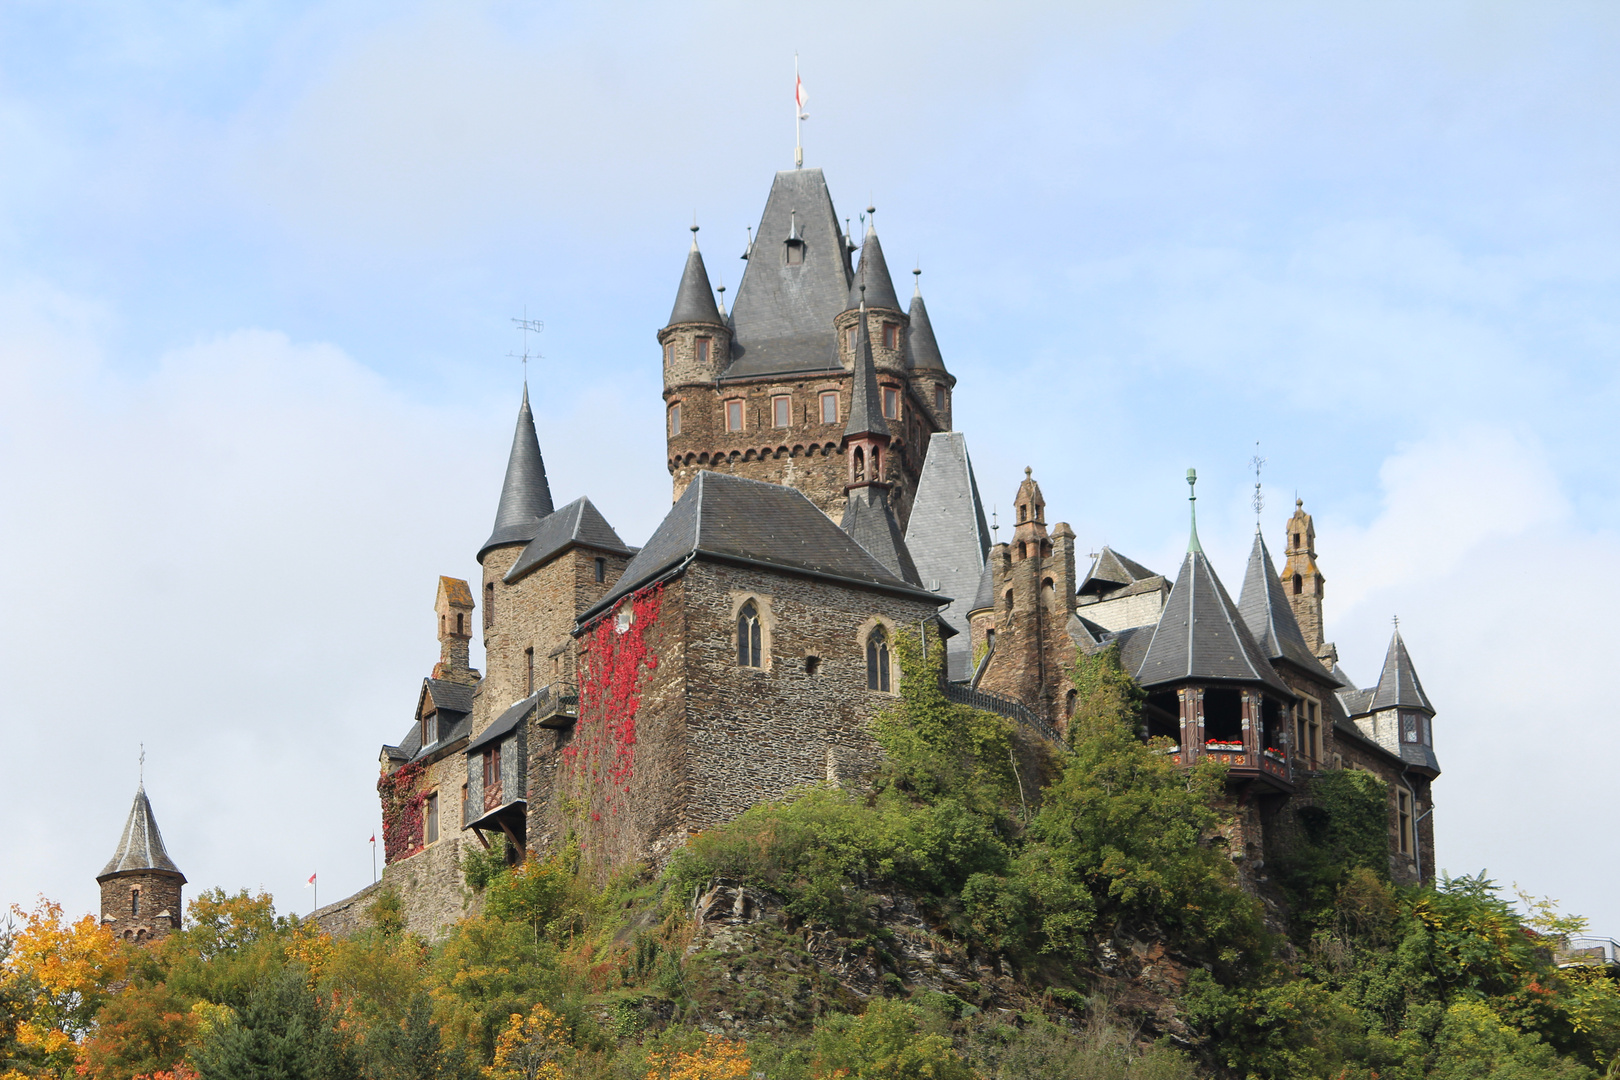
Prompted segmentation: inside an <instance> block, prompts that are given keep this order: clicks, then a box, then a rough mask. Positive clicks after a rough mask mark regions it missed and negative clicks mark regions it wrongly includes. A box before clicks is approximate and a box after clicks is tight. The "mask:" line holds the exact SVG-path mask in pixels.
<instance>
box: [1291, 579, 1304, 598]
mask: <svg viewBox="0 0 1620 1080" xmlns="http://www.w3.org/2000/svg"><path fill="white" fill-rule="evenodd" d="M1304 591H1305V579H1304V578H1302V577H1300V576H1299V575H1298V574H1295V575H1294V595H1295V596H1298V595H1299V594H1300V593H1302V592H1304Z"/></svg>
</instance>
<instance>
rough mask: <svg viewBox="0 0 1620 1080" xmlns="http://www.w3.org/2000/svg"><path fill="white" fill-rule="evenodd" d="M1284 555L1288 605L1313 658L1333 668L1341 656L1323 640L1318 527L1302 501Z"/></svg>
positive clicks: (1323, 580) (1290, 524) (1290, 522)
mask: <svg viewBox="0 0 1620 1080" xmlns="http://www.w3.org/2000/svg"><path fill="white" fill-rule="evenodd" d="M1284 553H1285V555H1286V557H1287V561H1286V562H1285V563H1283V569H1282V574H1281V575H1280V576H1281V578H1282V586H1283V592H1285V593H1287V594H1288V606H1289V607H1291V608H1293V609H1294V618H1295V620H1297V621H1298V622H1299V631H1300V633H1301V634H1303V635H1305V644H1306V645H1307V646H1309V647H1310V650H1311V655H1313V656H1315V657H1316V658H1317V659H1318V660H1321V661H1322V662H1323V663H1324V664H1326V665H1327V666H1328V667H1330V668H1331V667H1332V666H1333V664H1334V663H1335V662H1336V661H1337V660H1338V658H1339V655H1338V650H1337V649H1335V648H1334V647H1333V646H1332V644H1330V643H1328V642H1325V641H1323V640H1322V587H1323V586H1324V585H1326V584H1327V579H1326V578H1324V577H1323V576H1322V571H1320V570H1318V569H1317V568H1316V526H1315V525H1313V524H1312V523H1311V515H1309V514H1307V513H1306V512H1305V503H1304V501H1303V500H1300V499H1295V500H1294V516H1293V517H1291V518H1289V519H1288V547H1287V548H1286V549H1285V552H1284Z"/></svg>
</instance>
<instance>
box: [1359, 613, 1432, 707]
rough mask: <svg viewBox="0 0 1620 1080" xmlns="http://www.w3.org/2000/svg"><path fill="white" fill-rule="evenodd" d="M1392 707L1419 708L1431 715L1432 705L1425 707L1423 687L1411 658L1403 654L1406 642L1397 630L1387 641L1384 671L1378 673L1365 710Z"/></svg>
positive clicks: (1405, 652)
mask: <svg viewBox="0 0 1620 1080" xmlns="http://www.w3.org/2000/svg"><path fill="white" fill-rule="evenodd" d="M1395 708H1401V709H1422V710H1423V711H1425V712H1427V713H1429V714H1430V715H1433V714H1434V706H1433V705H1431V704H1429V695H1427V694H1425V693H1424V692H1423V684H1422V683H1421V682H1419V681H1418V676H1417V669H1416V668H1415V667H1413V666H1412V657H1411V656H1410V655H1409V654H1408V653H1407V651H1406V642H1405V641H1403V640H1401V632H1400V630H1399V629H1398V628H1397V629H1396V631H1395V636H1394V637H1392V638H1390V639H1389V651H1388V652H1387V653H1385V654H1384V670H1383V671H1381V672H1379V675H1378V688H1377V689H1376V690H1374V691H1373V696H1372V701H1371V702H1370V703H1369V704H1368V705H1367V711H1368V712H1377V711H1378V710H1380V709H1395Z"/></svg>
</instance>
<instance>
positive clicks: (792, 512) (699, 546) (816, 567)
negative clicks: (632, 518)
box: [580, 470, 945, 623]
mask: <svg viewBox="0 0 1620 1080" xmlns="http://www.w3.org/2000/svg"><path fill="white" fill-rule="evenodd" d="M692 556H708V557H711V558H715V559H719V560H722V561H724V560H737V561H745V562H749V563H756V564H764V565H767V566H773V567H779V568H781V569H783V570H786V571H790V572H792V571H798V572H802V573H809V574H812V575H814V576H817V577H825V578H834V579H837V580H841V581H845V582H849V583H850V584H853V585H858V586H866V587H871V588H878V589H882V590H884V591H886V592H891V593H900V594H903V595H906V596H909V597H913V598H915V599H922V600H929V601H931V602H933V603H936V604H937V603H942V602H943V601H944V599H945V598H942V597H938V596H934V595H933V594H932V593H928V592H926V591H924V590H922V589H920V588H918V587H917V586H915V585H912V584H910V583H909V582H906V581H903V580H902V579H900V578H898V577H896V576H895V575H894V573H893V572H892V571H890V570H889V569H888V568H887V567H886V566H884V565H883V564H882V563H880V562H878V560H877V559H875V558H873V557H872V555H871V554H870V553H868V552H867V550H866V549H865V548H863V547H861V545H860V544H858V543H856V542H855V541H854V540H852V539H851V538H850V537H849V536H848V535H847V534H845V533H844V531H843V530H842V529H840V528H839V527H838V526H837V525H834V524H833V523H832V521H831V520H830V519H829V518H828V517H827V515H826V514H823V513H822V512H821V511H820V510H818V509H816V506H815V504H814V503H812V502H811V501H810V500H809V499H806V498H805V497H804V496H803V495H802V494H801V493H799V492H798V491H797V490H795V489H793V488H790V487H782V486H781V485H779V484H767V483H764V482H762V481H759V480H748V479H745V478H743V477H740V476H731V475H728V474H726V473H716V472H709V471H707V470H705V471H703V472H700V473H698V474H697V476H695V477H693V478H692V482H691V483H690V484H688V485H687V488H686V491H685V492H684V493H683V494H682V495H681V497H680V500H679V501H678V502H676V504H675V505H674V506H673V507H671V508H670V511H669V514H668V515H667V516H665V518H664V520H663V522H662V523H660V524H659V526H658V528H657V529H656V530H654V531H653V534H652V537H651V538H650V539H649V540H648V541H647V545H646V546H645V547H643V548H642V549H641V550H640V551H638V552H637V553H636V556H635V558H633V559H631V560H630V565H629V566H627V567H626V568H625V571H624V573H623V574H622V575H621V576H620V577H619V582H618V584H617V585H615V586H614V587H613V588H612V589H611V590H610V591H609V592H608V594H607V595H606V596H604V597H603V598H602V599H601V600H600V601H598V602H597V603H596V604H594V605H592V606H591V608H590V609H588V610H587V611H586V612H585V613H584V614H582V615H581V616H580V622H581V623H583V622H586V621H588V620H590V619H591V618H593V617H594V616H595V615H596V614H597V613H599V612H602V611H606V610H608V609H609V608H611V607H612V606H613V605H614V604H616V603H618V602H619V599H620V598H621V597H623V596H625V595H627V594H629V593H631V592H634V591H635V590H636V589H639V588H641V587H642V586H643V585H645V584H647V583H648V582H650V581H652V580H654V579H655V578H657V577H659V576H661V575H663V574H665V573H667V572H669V571H671V570H673V569H675V568H676V567H677V566H679V565H680V564H681V563H682V562H683V561H685V560H686V559H687V558H689V557H692Z"/></svg>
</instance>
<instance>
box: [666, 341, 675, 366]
mask: <svg viewBox="0 0 1620 1080" xmlns="http://www.w3.org/2000/svg"><path fill="white" fill-rule="evenodd" d="M674 362H675V343H674V342H673V341H666V342H664V363H666V364H673V363H674Z"/></svg>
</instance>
